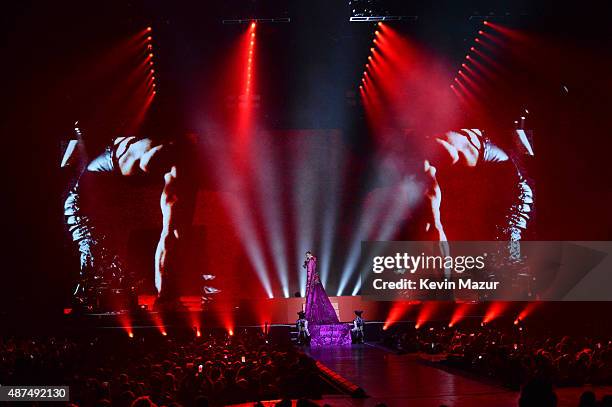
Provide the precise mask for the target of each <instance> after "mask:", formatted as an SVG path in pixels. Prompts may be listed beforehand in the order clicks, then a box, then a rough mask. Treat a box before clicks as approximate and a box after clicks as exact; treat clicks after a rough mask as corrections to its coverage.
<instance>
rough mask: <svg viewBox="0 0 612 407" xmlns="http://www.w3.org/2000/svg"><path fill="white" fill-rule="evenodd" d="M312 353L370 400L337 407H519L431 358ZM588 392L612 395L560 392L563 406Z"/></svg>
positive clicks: (345, 400)
mask: <svg viewBox="0 0 612 407" xmlns="http://www.w3.org/2000/svg"><path fill="white" fill-rule="evenodd" d="M307 353H308V354H309V355H310V356H311V357H313V358H314V359H316V360H317V361H319V362H321V363H323V364H324V365H325V366H326V367H328V368H329V369H331V370H333V371H334V372H336V373H337V374H339V375H340V376H342V377H343V378H345V379H347V380H349V381H350V382H352V383H354V384H356V385H358V386H360V387H361V388H362V389H363V390H364V391H365V393H366V394H367V396H368V397H367V398H363V399H356V398H350V397H338V396H332V397H326V398H324V400H323V401H324V402H325V403H328V404H330V405H331V406H339V407H340V406H374V405H376V404H377V403H381V402H384V403H385V404H386V405H387V406H390V407H391V406H418V407H420V406H424V407H429V406H431V407H439V406H441V405H448V406H453V407H473V406H478V405H480V406H496V407H516V406H517V404H518V397H519V392H518V391H511V390H508V389H506V388H504V387H501V386H498V385H496V384H494V383H492V382H490V381H487V380H483V379H480V378H475V377H470V376H468V375H467V374H465V373H462V372H450V371H447V370H442V369H439V368H436V367H434V365H433V363H432V359H429V360H427V359H426V358H430V357H429V356H425V355H421V354H404V355H398V354H395V353H392V352H390V351H388V350H386V349H384V348H381V347H378V346H377V345H376V344H372V343H366V344H364V345H353V346H351V347H346V348H335V349H333V351H330V349H309V350H308V351H307ZM585 390H592V391H594V392H595V394H596V395H597V396H598V397H601V396H603V395H605V394H610V393H611V392H612V387H610V386H606V387H591V386H584V387H568V388H558V389H556V390H555V391H556V393H557V397H558V399H559V403H558V405H559V406H560V407H561V406H568V407H569V406H575V405H577V400H578V398H579V397H580V394H582V392H583V391H585Z"/></svg>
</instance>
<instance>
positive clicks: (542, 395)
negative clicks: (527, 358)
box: [519, 379, 557, 407]
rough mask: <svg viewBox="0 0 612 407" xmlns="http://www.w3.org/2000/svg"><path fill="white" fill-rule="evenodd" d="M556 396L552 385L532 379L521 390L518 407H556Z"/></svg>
mask: <svg viewBox="0 0 612 407" xmlns="http://www.w3.org/2000/svg"><path fill="white" fill-rule="evenodd" d="M556 406H557V395H556V394H555V392H554V390H553V387H552V384H550V383H549V382H547V381H545V380H541V379H534V380H531V381H530V382H528V383H527V384H526V385H525V386H524V387H523V389H522V390H521V397H520V398H519V407H556Z"/></svg>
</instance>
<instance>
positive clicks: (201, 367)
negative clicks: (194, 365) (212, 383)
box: [198, 365, 204, 373]
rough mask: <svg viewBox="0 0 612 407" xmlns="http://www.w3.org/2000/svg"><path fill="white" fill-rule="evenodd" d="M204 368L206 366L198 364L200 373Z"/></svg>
mask: <svg viewBox="0 0 612 407" xmlns="http://www.w3.org/2000/svg"><path fill="white" fill-rule="evenodd" d="M203 369H204V366H202V365H198V373H202V370H203Z"/></svg>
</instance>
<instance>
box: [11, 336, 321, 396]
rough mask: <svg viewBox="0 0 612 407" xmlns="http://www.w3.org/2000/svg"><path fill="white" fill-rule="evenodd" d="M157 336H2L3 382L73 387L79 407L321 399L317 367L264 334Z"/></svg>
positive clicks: (291, 349) (72, 393)
mask: <svg viewBox="0 0 612 407" xmlns="http://www.w3.org/2000/svg"><path fill="white" fill-rule="evenodd" d="M156 336H157V335H153V336H148V337H138V336H137V337H136V338H133V339H129V338H127V335H125V334H122V335H120V336H118V335H112V336H109V335H101V336H95V337H93V338H81V339H78V340H76V339H70V340H68V339H55V338H45V339H42V338H41V339H18V338H9V339H5V340H2V339H0V383H2V384H6V385H10V384H15V385H17V384H22V385H23V384H24V383H36V384H40V385H43V384H46V385H69V386H70V398H71V400H72V402H73V403H74V405H77V406H110V405H113V406H115V405H116V406H120V407H129V406H135V407H151V406H185V407H188V406H198V407H200V406H208V405H209V403H210V405H225V404H229V403H240V402H246V401H254V400H269V399H275V398H281V397H286V398H289V399H291V398H294V399H295V398H300V397H309V398H320V396H321V391H322V389H321V386H322V382H321V380H320V379H319V376H318V371H317V368H316V366H315V362H314V361H313V360H312V359H311V358H310V357H308V356H306V355H305V354H303V353H301V352H299V351H297V350H295V349H293V348H291V347H286V348H285V349H281V348H280V347H279V346H278V345H274V346H273V345H271V344H268V343H267V342H268V341H267V340H266V339H265V338H264V337H263V335H261V334H255V333H247V332H246V331H245V332H242V333H240V334H237V335H235V336H227V335H222V336H209V337H206V338H191V339H187V340H180V339H177V338H172V339H169V338H168V337H161V335H160V336H159V337H156ZM305 403H306V401H304V402H302V404H301V405H307V404H305ZM281 405H282V404H281Z"/></svg>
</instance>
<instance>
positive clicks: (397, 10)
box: [348, 0, 418, 23]
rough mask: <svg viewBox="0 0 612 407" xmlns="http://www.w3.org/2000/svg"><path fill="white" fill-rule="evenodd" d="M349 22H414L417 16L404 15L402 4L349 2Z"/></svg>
mask: <svg viewBox="0 0 612 407" xmlns="http://www.w3.org/2000/svg"><path fill="white" fill-rule="evenodd" d="M348 7H349V11H350V16H349V21H351V22H363V23H368V22H378V23H380V22H381V21H415V20H416V19H417V18H418V16H415V15H406V13H405V11H406V10H405V6H404V5H403V4H402V2H395V1H389V0H349V2H348Z"/></svg>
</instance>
